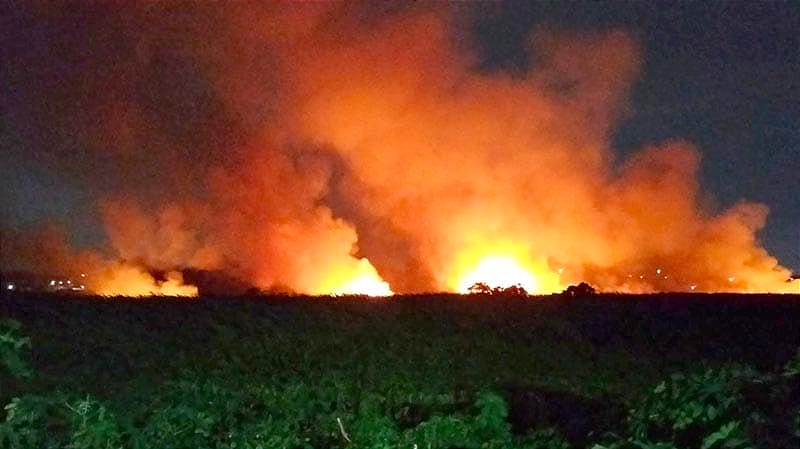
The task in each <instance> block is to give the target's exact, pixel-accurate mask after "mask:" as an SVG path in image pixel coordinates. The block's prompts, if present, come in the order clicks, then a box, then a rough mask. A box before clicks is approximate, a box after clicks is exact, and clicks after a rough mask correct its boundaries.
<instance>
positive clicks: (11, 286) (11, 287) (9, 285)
mask: <svg viewBox="0 0 800 449" xmlns="http://www.w3.org/2000/svg"><path fill="white" fill-rule="evenodd" d="M6 288H7V289H9V290H14V284H8V285H7V286H6Z"/></svg>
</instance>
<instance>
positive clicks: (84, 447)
mask: <svg viewBox="0 0 800 449" xmlns="http://www.w3.org/2000/svg"><path fill="white" fill-rule="evenodd" d="M64 406H65V407H66V409H67V419H68V421H69V423H70V432H69V440H68V442H67V444H66V445H65V446H64V447H65V448H66V449H118V448H122V447H123V444H122V432H121V430H120V428H119V425H118V424H117V421H116V419H115V417H114V416H113V414H111V413H109V412H108V410H107V409H106V407H105V406H104V405H103V404H101V403H100V402H98V401H97V400H96V399H93V398H91V397H88V396H87V397H86V398H85V399H81V400H77V401H73V402H67V403H65V404H64Z"/></svg>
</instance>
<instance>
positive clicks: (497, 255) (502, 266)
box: [450, 247, 563, 294]
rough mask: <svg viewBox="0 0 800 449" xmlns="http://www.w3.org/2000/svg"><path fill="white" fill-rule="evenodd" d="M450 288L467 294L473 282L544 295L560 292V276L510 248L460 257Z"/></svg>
mask: <svg viewBox="0 0 800 449" xmlns="http://www.w3.org/2000/svg"><path fill="white" fill-rule="evenodd" d="M457 265H458V267H459V268H458V269H456V274H455V275H454V276H453V277H452V278H451V281H450V286H451V288H452V289H453V290H455V291H456V292H458V293H468V292H469V288H470V287H471V286H473V285H474V284H476V283H483V284H486V285H487V286H489V287H492V288H495V287H501V288H506V287H511V286H513V285H520V286H522V288H524V289H525V290H526V291H527V292H528V293H531V294H544V293H553V292H556V291H561V290H562V289H563V288H562V286H561V282H560V274H559V273H557V272H553V271H552V270H550V269H548V268H547V267H546V266H545V265H544V264H543V263H537V262H535V261H533V260H531V258H530V257H526V256H525V255H524V254H522V252H521V251H519V250H516V251H515V250H514V249H513V247H512V248H510V249H506V250H505V251H498V252H492V251H488V252H481V251H477V252H475V253H473V254H470V253H466V254H465V255H462V257H461V262H460V263H457Z"/></svg>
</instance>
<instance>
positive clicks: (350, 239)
mask: <svg viewBox="0 0 800 449" xmlns="http://www.w3.org/2000/svg"><path fill="white" fill-rule="evenodd" d="M43 8H44V7H43ZM27 14H30V15H31V17H36V18H38V19H40V20H43V21H44V23H45V26H47V27H52V29H53V30H57V29H58V26H66V25H65V24H68V23H74V22H75V21H76V20H78V23H82V24H83V25H84V26H85V27H86V31H81V32H76V33H73V34H71V35H70V36H72V37H71V38H72V39H73V41H74V42H69V43H67V44H63V45H65V46H69V48H70V49H63V48H56V49H53V48H51V47H48V46H45V48H44V50H42V52H43V53H44V54H43V55H40V56H44V57H49V58H56V59H59V58H66V57H69V56H70V55H69V52H71V51H78V50H71V48H78V49H79V51H81V52H82V58H83V59H80V61H79V62H78V63H77V64H75V63H73V64H72V65H71V67H73V70H72V72H69V73H65V74H61V75H62V77H63V82H62V83H60V84H58V85H56V86H45V85H37V84H36V81H35V80H34V81H30V80H29V79H27V78H26V83H27V84H28V85H29V86H32V88H31V89H33V88H37V87H38V88H41V89H39V90H37V92H38V94H37V95H43V93H44V97H42V98H38V97H36V98H34V97H33V93H32V92H33V90H31V91H30V92H29V94H30V97H28V96H26V91H24V90H23V92H22V93H20V94H19V96H20V97H19V99H18V101H29V102H30V103H31V119H30V120H31V122H30V123H31V126H32V127H34V128H41V129H43V130H44V131H43V133H45V137H41V136H37V137H31V138H30V141H31V142H32V143H31V145H36V144H37V143H41V142H39V141H37V140H36V139H48V142H51V141H59V142H61V141H64V139H67V138H68V139H69V141H70V142H74V141H77V142H78V143H77V145H78V146H79V147H80V148H83V149H84V150H82V151H84V153H83V154H82V159H81V163H80V164H77V163H75V162H74V161H73V156H72V154H71V153H69V152H67V151H66V150H63V149H59V148H63V146H62V147H58V146H55V147H54V146H53V145H49V146H48V148H46V149H37V151H38V152H39V154H41V156H39V157H40V158H41V159H42V160H46V161H56V162H55V163H57V164H58V166H59V167H60V168H62V169H66V170H68V171H69V173H71V174H72V176H73V177H74V178H75V179H79V180H82V182H84V183H85V184H86V185H89V186H90V188H91V189H92V190H93V191H94V192H96V194H97V196H98V197H102V200H101V201H100V202H99V205H98V209H99V213H100V215H101V217H102V221H103V223H104V225H105V229H106V232H107V236H108V246H107V247H106V248H104V249H103V252H102V254H103V255H102V256H101V255H98V254H99V253H89V255H87V254H75V253H74V252H73V253H70V255H69V256H68V255H64V256H63V257H61V259H60V260H51V261H47V264H49V265H50V267H52V266H57V267H69V268H68V269H70V270H71V269H73V268H72V267H79V266H81V265H83V266H86V267H87V268H79V270H83V271H86V270H91V271H93V273H92V274H93V276H96V278H97V279H101V278H102V279H104V281H103V282H102V283H101V284H102V286H101V285H98V290H101V291H107V292H112V291H113V288H111V287H108V286H117V285H119V286H121V287H119V288H121V289H124V288H125V287H124V285H127V284H128V283H129V282H130V283H134V282H132V281H129V280H128V279H129V277H130V278H137V279H138V278H141V277H142V276H150V275H149V274H148V272H149V271H151V270H157V271H160V272H169V271H173V270H186V269H195V270H208V271H217V272H222V273H225V275H226V276H229V277H231V278H235V279H238V280H240V281H242V282H244V283H247V284H249V285H253V286H256V287H258V288H262V289H277V290H287V291H298V292H307V293H330V292H347V291H351V290H352V291H357V290H358V288H357V287H353V285H360V283H363V282H366V283H367V284H368V285H370V286H375V285H377V286H378V288H381V287H384V288H385V285H383V284H381V281H380V278H382V279H384V280H385V281H387V282H388V283H389V285H390V286H391V288H392V289H393V290H394V291H397V292H420V291H440V290H449V291H454V290H459V289H462V288H463V285H461V284H462V283H463V280H464V276H465V273H467V272H469V271H470V270H471V269H472V268H474V267H475V266H476V265H477V264H479V262H480V261H481V259H483V258H486V257H502V258H508V259H511V260H513V261H515V263H517V264H519V265H521V266H523V267H525V268H526V269H527V270H528V271H530V272H531V273H532V274H533V277H534V278H535V284H536V285H535V286H534V287H535V288H536V289H537V291H540V292H549V291H557V290H560V289H562V288H563V287H564V286H566V285H569V284H570V283H574V282H579V281H587V282H589V283H591V284H593V285H595V286H597V287H598V288H599V289H601V290H606V291H631V292H644V291H660V290H677V291H684V290H697V291H783V290H788V287H789V286H788V284H786V282H785V281H786V279H787V278H788V277H789V272H788V271H787V270H786V269H784V268H782V267H781V266H780V265H779V263H778V262H777V261H776V260H775V259H774V258H773V257H771V256H770V255H769V254H768V253H767V252H766V251H765V250H764V249H763V248H762V247H761V246H760V244H759V242H758V240H757V237H756V235H757V233H758V231H759V230H760V229H761V228H762V227H763V226H764V224H765V219H766V215H767V209H766V207H765V206H763V205H760V204H753V203H748V202H744V201H743V202H741V203H739V204H737V205H735V206H733V207H731V208H730V209H727V210H722V211H715V210H711V209H709V208H707V207H705V206H704V203H705V201H704V200H703V198H704V194H703V192H702V191H701V190H700V187H699V185H698V181H697V171H698V168H699V164H700V163H701V161H700V159H701V158H700V151H699V150H698V149H697V148H695V147H694V146H693V145H692V144H691V143H689V142H685V141H682V140H680V139H678V138H676V139H675V140H672V141H668V142H662V143H659V144H656V145H653V146H651V147H648V148H642V149H641V150H640V151H638V152H637V153H636V154H634V155H633V156H631V157H630V158H628V159H626V160H620V159H619V158H618V157H617V155H616V154H615V151H614V149H613V148H612V147H611V143H610V142H611V140H612V134H613V133H614V131H615V129H616V127H617V126H618V125H619V124H620V122H621V121H622V120H624V119H625V118H626V117H627V116H629V115H630V114H632V113H634V112H633V111H632V110H631V107H630V104H629V94H630V90H631V88H632V86H633V85H634V84H635V83H636V81H637V79H638V77H639V75H640V66H641V61H640V49H639V47H638V44H637V42H636V40H635V39H633V38H632V37H631V36H630V35H629V34H627V33H626V32H625V31H624V30H607V31H602V32H600V31H595V32H591V33H582V32H575V31H569V32H565V31H558V30H552V29H539V30H535V31H534V32H532V33H531V36H530V40H529V46H528V48H529V54H530V59H531V63H530V66H529V67H528V68H527V69H526V71H524V72H514V73H509V72H506V71H503V70H493V71H488V70H485V69H479V68H478V67H480V64H479V61H478V56H477V55H475V54H473V53H472V52H470V46H469V45H468V44H467V43H466V42H465V39H464V38H460V39H459V38H458V37H459V36H462V37H463V36H464V35H466V34H467V28H468V27H467V26H466V25H465V22H467V21H468V19H467V17H468V15H466V14H452V11H450V12H442V11H438V10H428V9H411V10H406V9H404V8H400V9H398V10H376V9H375V8H373V7H369V6H365V5H346V6H345V5H337V6H332V7H331V6H326V5H318V4H302V5H291V6H273V5H271V6H267V7H256V6H254V5H249V6H244V5H238V6H225V7H223V6H221V5H215V6H213V7H212V6H203V5H194V6H187V5H169V4H167V5H163V4H162V5H159V4H155V5H154V4H147V5H145V6H140V7H131V8H129V9H123V10H122V11H117V12H111V11H99V10H97V8H95V9H94V10H81V9H80V8H71V9H70V8H62V9H58V8H56V9H45V10H41V11H40V10H36V11H29V12H28V13H27ZM112 30H113V31H112ZM34 31H35V30H34ZM48 31H49V28H48ZM26 32H33V31H31V30H30V29H27V28H24V27H23V28H22V31H20V33H21V34H23V36H20V37H24V33H26ZM53 33H55V31H53ZM109 33H110V34H109ZM101 38H102V39H101ZM53 39H56V37H54V38H53ZM54 45H55V44H54ZM62 51H65V52H67V53H68V54H67V55H66V56H65V55H64V54H62ZM51 62H52V61H51ZM57 62H58V61H57ZM27 63H28V66H29V67H30V70H32V71H33V70H37V68H39V65H40V64H43V63H42V62H41V61H39V60H38V59H37V60H35V61H34V60H32V61H27ZM66 64H67V63H66V62H63V63H61V65H66ZM75 65H77V69H75V68H74V66H75ZM48 67H49V66H48ZM54 67H59V64H55V66H54ZM76 70H77V73H76ZM76 100H79V102H78V103H77V105H76V104H75V102H76ZM45 103H47V106H46V107H45ZM52 105H57V107H55V108H54V107H53V106H52ZM87 167H88V168H87ZM51 243H52V246H51V245H49V244H48V245H47V246H46V247H45V248H43V251H45V252H48V250H47V248H55V247H57V246H56V243H53V242H51ZM64 247H66V246H64ZM49 251H52V250H49ZM65 254H66V253H65ZM9 257H10V258H11V259H13V258H14V256H9ZM49 269H51V270H52V268H49ZM137 282H138V281H137ZM148 282H149V284H148V285H156V287H149V288H151V290H153V291H158V290H157V289H158V288H160V287H161V288H167V287H172V286H178V285H180V284H181V279H178V278H177V277H176V275H175V274H173V275H170V276H168V277H167V279H166V280H165V281H163V282H161V284H158V282H157V281H155V280H154V279H153V278H152V277H150V279H149V281H148ZM353 283H355V284H353ZM159 286H160V287H159ZM351 287H352V288H351ZM103 288H106V290H103Z"/></svg>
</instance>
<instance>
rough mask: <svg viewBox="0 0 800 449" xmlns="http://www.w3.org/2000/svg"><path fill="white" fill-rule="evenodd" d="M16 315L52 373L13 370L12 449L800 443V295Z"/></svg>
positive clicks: (2, 379)
mask: <svg viewBox="0 0 800 449" xmlns="http://www.w3.org/2000/svg"><path fill="white" fill-rule="evenodd" d="M0 317H8V318H13V319H14V320H16V321H18V322H20V323H21V324H22V328H21V334H22V335H24V336H29V337H30V338H31V349H30V350H29V351H28V353H27V354H26V355H25V357H26V359H27V360H28V361H29V363H30V365H31V367H32V371H33V372H34V375H33V377H30V378H14V377H12V376H11V375H9V374H6V373H0V402H2V403H4V404H8V403H12V405H13V404H16V405H13V406H12V407H11V408H10V409H7V410H6V411H5V414H6V422H5V423H3V426H4V427H0V449H2V448H6V447H9V448H10V447H19V448H30V447H74V448H78V447H82V448H84V447H85V448H89V447H143V448H173V447H174V448H184V447H185V448H204V447H208V448H213V447H238V448H242V447H245V448H246V447H250V448H257V447H262V448H283V447H286V448H312V447H313V448H344V447H354V448H355V447H358V448H401V447H407V448H409V449H411V448H412V447H414V445H417V447H418V448H427V447H431V448H436V447H438V448H457V447H465V448H471V447H475V448H478V447H497V448H500V447H520V448H523V447H529V448H533V447H539V448H545V447H548V448H549V447H568V446H569V445H571V446H572V447H590V446H592V445H593V444H601V446H599V447H653V448H656V447H663V448H668V447H687V448H688V447H700V446H704V447H708V448H713V447H723V445H727V446H725V447H748V445H750V446H756V447H797V446H792V445H794V444H796V443H797V442H798V437H799V436H800V414H798V410H796V407H797V406H798V405H800V401H798V400H797V399H798V398H797V394H798V388H797V386H798V382H797V381H798V379H800V375H798V374H796V373H795V374H792V373H793V371H792V369H794V368H792V367H793V366H796V367H797V369H798V370H800V363H798V362H800V361H798V359H796V358H795V359H793V356H794V354H795V351H796V350H797V348H798V346H800V297H797V296H769V295H747V296H736V295H646V296H615V295H597V296H593V297H591V298H586V299H564V298H560V297H556V296H553V297H541V298H530V299H524V298H519V297H511V298H504V297H497V296H492V297H479V296H469V297H467V296H448V295H432V296H408V297H397V298H393V299H380V300H375V299H359V298H327V299H318V298H311V299H309V298H302V297H298V298H285V297H247V298H201V299H194V300H176V299H142V300H123V299H117V300H114V299H106V300H101V299H97V298H77V297H58V296H10V297H7V298H3V299H2V300H1V301H0ZM787 363H788V365H787ZM787 366H788V368H787ZM678 372H681V373H684V374H681V375H673V374H674V373H678ZM662 381H665V382H662ZM13 398H22V399H20V400H17V401H16V402H12V401H13ZM25 401H28V402H25ZM37 401H38V402H37ZM792 401H794V402H792ZM25 407H28V408H30V410H32V411H30V410H29V412H30V413H29V415H30V416H31V418H30V419H29V420H28V421H25V420H24V419H22V418H21V416H23V413H21V412H15V410H22V409H24V408H25ZM37 407H38V408H37ZM26 410H27V409H26ZM1 413H3V412H0V414H1ZM37 420H38V421H37ZM9 423H10V424H9ZM25 426H28V427H30V428H31V429H34V430H31V429H28V430H30V432H28V433H25V432H26V430H25V429H26V427H25ZM726 426H727V427H726ZM35 429H38V430H35ZM37 432H38V433H37ZM796 433H797V435H796ZM715 435H716V436H715ZM23 436H24V438H29V440H24V438H22V437H23ZM14 437H17V439H16V440H14ZM92 438H94V439H92ZM14 444H16V446H15V445H14ZM30 444H33V446H31V445H30ZM104 444H107V445H104ZM658 444H662V445H661V446H658ZM648 445H650V446H648ZM670 445H672V446H670Z"/></svg>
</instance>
